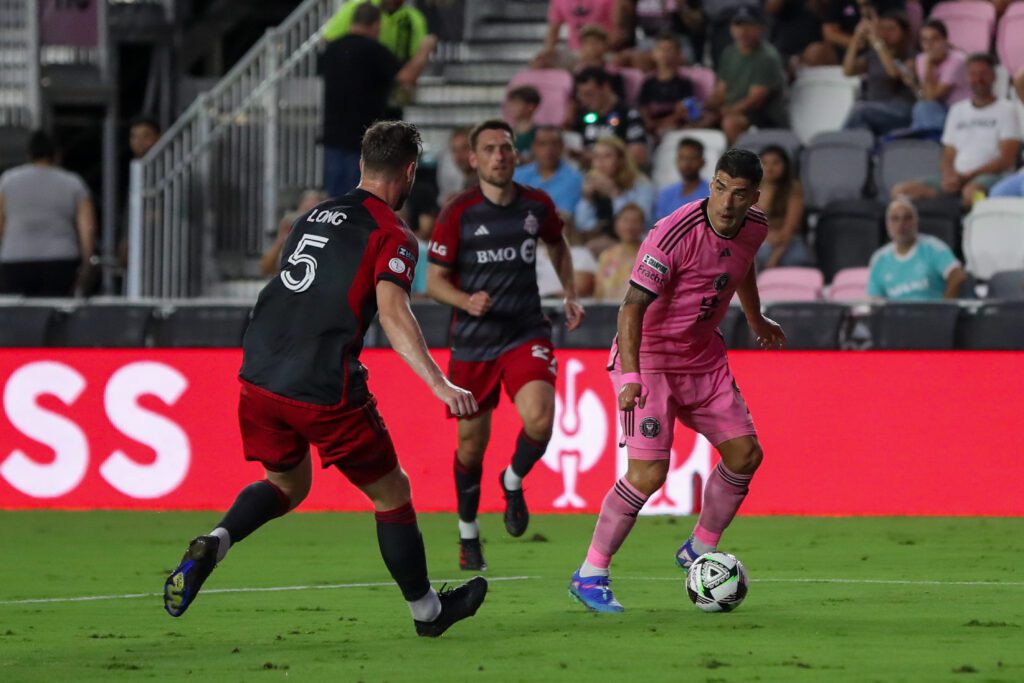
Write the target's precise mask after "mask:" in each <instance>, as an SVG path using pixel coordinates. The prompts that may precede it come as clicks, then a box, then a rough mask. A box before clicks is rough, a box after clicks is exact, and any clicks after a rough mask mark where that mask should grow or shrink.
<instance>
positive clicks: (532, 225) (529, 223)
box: [523, 211, 540, 235]
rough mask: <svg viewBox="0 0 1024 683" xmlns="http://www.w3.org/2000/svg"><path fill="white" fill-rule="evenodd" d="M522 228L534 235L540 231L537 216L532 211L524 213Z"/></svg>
mask: <svg viewBox="0 0 1024 683" xmlns="http://www.w3.org/2000/svg"><path fill="white" fill-rule="evenodd" d="M523 230H526V232H528V233H529V234H531V235H536V234H537V233H538V232H539V231H540V223H539V222H538V221H537V217H536V216H534V215H533V211H528V212H527V213H526V220H525V221H523Z"/></svg>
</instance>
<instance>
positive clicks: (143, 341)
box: [59, 303, 154, 348]
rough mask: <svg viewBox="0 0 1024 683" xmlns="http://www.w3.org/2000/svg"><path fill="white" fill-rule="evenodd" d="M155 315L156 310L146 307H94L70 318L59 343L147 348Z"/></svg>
mask: <svg viewBox="0 0 1024 683" xmlns="http://www.w3.org/2000/svg"><path fill="white" fill-rule="evenodd" d="M153 312H154V311H153V308H152V307H151V306H146V305H138V304H97V303H91V304H89V305H87V306H81V307H78V308H75V309H74V310H72V311H71V312H70V314H68V317H67V321H66V322H65V323H64V329H63V334H62V335H61V336H60V337H59V339H60V340H61V342H62V343H63V345H65V346H85V347H97V348H99V347H113V348H138V347H144V346H148V341H149V333H150V328H151V326H152V323H153V319H154V316H153Z"/></svg>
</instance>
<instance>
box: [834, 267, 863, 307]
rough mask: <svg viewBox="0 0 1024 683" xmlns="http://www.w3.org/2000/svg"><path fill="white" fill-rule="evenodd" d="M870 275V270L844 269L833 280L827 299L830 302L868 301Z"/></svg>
mask: <svg viewBox="0 0 1024 683" xmlns="http://www.w3.org/2000/svg"><path fill="white" fill-rule="evenodd" d="M870 275H871V269H870V268H843V269H842V270H840V271H839V272H838V273H836V275H835V277H834V278H832V284H831V285H829V288H828V292H827V293H826V297H825V298H827V299H828V300H829V301H865V300H867V298H868V278H869V277H870Z"/></svg>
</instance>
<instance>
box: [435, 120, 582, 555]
mask: <svg viewBox="0 0 1024 683" xmlns="http://www.w3.org/2000/svg"><path fill="white" fill-rule="evenodd" d="M513 140H514V134H513V132H512V128H511V127H510V126H509V125H508V124H507V123H505V122H504V121H500V120H490V121H484V122H483V123H480V124H479V125H477V126H476V127H475V128H473V130H472V131H471V132H470V135H469V143H470V164H471V165H472V166H473V168H474V169H475V170H476V173H477V176H478V178H479V180H480V184H479V186H478V187H474V188H472V189H469V190H466V191H465V192H462V193H461V194H458V195H456V196H455V197H454V198H453V199H452V200H451V201H450V202H449V203H448V204H447V205H446V206H445V207H444V209H442V211H441V215H440V216H439V217H438V219H437V224H436V226H435V228H434V234H433V237H432V241H431V242H430V246H429V247H428V249H429V252H428V254H427V256H428V259H429V261H430V265H429V267H428V270H427V292H428V293H429V294H430V295H431V296H432V297H434V298H435V299H436V300H437V301H439V302H441V303H443V304H448V305H449V306H452V307H453V309H454V320H453V323H452V342H451V343H452V358H451V364H450V366H449V369H448V378H449V379H450V380H451V381H452V382H454V383H455V384H458V385H459V386H462V387H466V388H467V389H469V390H470V391H472V392H473V395H474V397H475V398H476V400H477V403H479V405H480V412H479V413H476V414H474V415H472V416H470V415H456V414H453V413H452V412H451V411H449V413H448V415H449V417H456V418H458V421H459V424H458V448H457V450H456V451H455V491H456V494H457V496H458V501H459V540H460V552H459V565H460V566H461V567H462V568H463V569H474V570H476V569H486V568H487V564H486V563H485V562H484V557H483V551H482V549H481V547H480V527H479V525H478V523H477V510H478V508H479V506H480V479H481V473H482V469H483V458H484V451H485V450H486V449H487V444H488V441H489V440H490V435H491V414H492V412H493V411H494V409H495V408H496V407H497V405H498V399H499V395H500V390H501V385H502V384H504V385H505V391H506V393H507V394H508V396H509V398H511V399H512V402H513V403H514V404H515V407H516V410H517V411H518V413H519V417H520V418H521V419H522V422H523V429H522V431H521V432H520V433H519V436H518V438H517V439H516V444H515V451H514V453H513V455H512V462H511V464H510V465H509V466H508V467H506V468H505V469H504V470H502V472H501V475H500V479H499V485H500V486H501V490H502V493H503V494H504V496H505V529H506V530H507V531H508V533H509V534H511V535H512V536H522V535H523V533H524V532H525V531H526V527H527V524H528V523H529V519H530V518H529V512H528V510H527V507H526V500H525V497H524V495H523V478H524V477H525V476H526V475H527V474H529V472H530V469H531V468H532V467H533V466H534V464H536V462H537V461H538V460H540V458H541V457H542V456H543V455H544V451H545V450H546V449H547V444H548V441H549V440H550V439H551V428H552V424H553V422H554V415H555V377H556V374H557V366H556V363H555V357H554V348H553V346H552V344H551V323H550V322H549V321H548V320H547V318H545V317H544V313H543V311H542V310H541V305H540V295H539V293H538V290H537V271H536V263H535V261H536V254H537V241H538V239H539V240H541V241H543V242H544V244H545V245H546V247H547V249H548V254H549V255H550V257H551V262H552V264H554V266H555V271H556V272H557V273H558V279H559V280H560V281H561V283H562V288H563V289H562V291H563V292H564V293H565V318H566V324H567V326H568V328H569V330H570V331H571V330H574V329H576V328H577V327H579V325H580V323H581V322H582V321H583V307H582V306H580V304H579V302H578V301H577V300H576V289H575V287H574V286H573V271H572V259H571V256H570V253H569V245H568V243H567V242H566V240H565V237H564V236H563V235H562V220H561V218H559V216H558V212H557V210H556V209H555V205H554V203H553V202H552V201H551V198H550V197H548V195H547V194H546V193H544V192H543V191H541V190H538V189H535V188H532V187H525V186H523V185H519V184H517V183H515V182H513V181H512V174H513V172H514V171H515V168H516V152H515V147H514V143H513Z"/></svg>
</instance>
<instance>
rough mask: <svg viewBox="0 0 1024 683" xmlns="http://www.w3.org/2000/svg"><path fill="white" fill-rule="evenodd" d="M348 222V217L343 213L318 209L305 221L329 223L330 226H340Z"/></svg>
mask: <svg viewBox="0 0 1024 683" xmlns="http://www.w3.org/2000/svg"><path fill="white" fill-rule="evenodd" d="M347 220H348V216H347V215H346V214H345V212H344V211H330V210H329V209H318V210H316V211H314V212H313V213H311V214H309V218H307V219H306V222H307V223H330V224H331V225H341V224H342V223H344V222H345V221H347Z"/></svg>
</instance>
